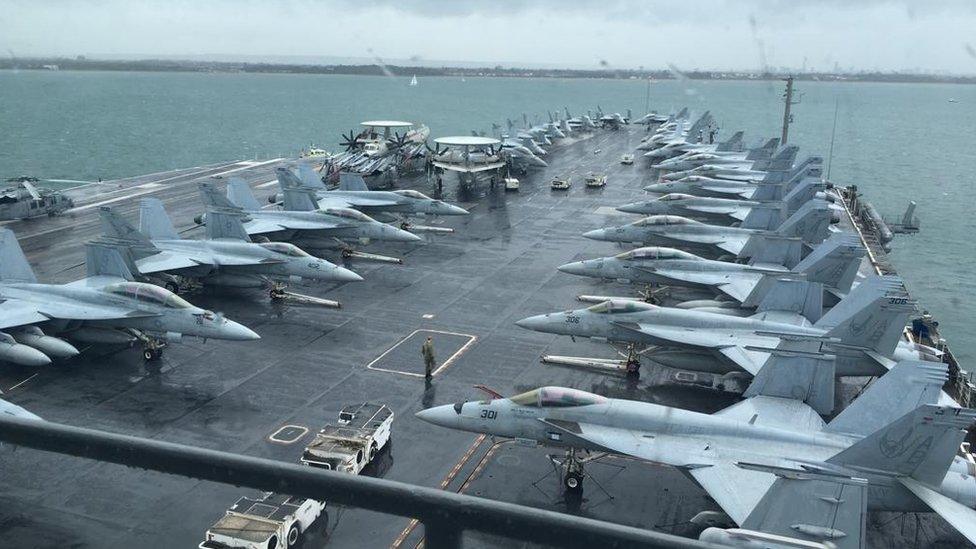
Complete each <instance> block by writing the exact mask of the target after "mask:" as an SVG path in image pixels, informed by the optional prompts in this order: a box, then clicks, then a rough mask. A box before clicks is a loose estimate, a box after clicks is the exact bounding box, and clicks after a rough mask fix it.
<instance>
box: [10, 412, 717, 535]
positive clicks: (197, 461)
mask: <svg viewBox="0 0 976 549" xmlns="http://www.w3.org/2000/svg"><path fill="white" fill-rule="evenodd" d="M0 442H8V443H11V444H17V445H20V446H25V447H28V448H35V449H38V450H45V451H49V452H57V453H60V454H67V455H71V456H78V457H85V458H90V459H96V460H99V461H105V462H110V463H117V464H120V465H125V466H128V467H136V468H140V469H149V470H154V471H160V472H164V473H171V474H176V475H183V476H187V477H191V478H196V479H200V480H208V481H213V482H221V483H225V484H233V485H236V486H244V487H248V488H254V489H258V490H264V491H272V492H279V493H284V494H290V495H294V496H299V497H306V498H313V499H318V500H322V501H328V502H329V503H333V504H338V505H347V506H351V507H360V508H363V509H369V510H371V511H378V512H380V513H386V514H390V515H397V516H401V517H410V518H416V519H418V520H420V521H421V522H422V523H423V524H424V535H425V546H426V547H428V548H433V549H440V548H454V547H460V546H461V545H462V534H463V533H464V532H465V531H467V530H470V531H476V532H483V533H486V534H491V535H495V536H502V537H505V538H510V539H519V540H524V541H529V542H534V543H541V544H546V545H552V546H557V547H585V548H587V549H590V548H592V547H613V548H629V547H662V548H665V547H667V548H708V547H712V548H715V547H717V546H715V545H712V544H708V543H704V542H701V541H698V540H694V539H688V538H681V537H678V536H674V535H670V534H664V533H661V532H654V531H651V530H643V529H640V528H634V527H630V526H622V525H619V524H613V523H609V522H603V521H599V520H594V519H588V518H582V517H577V516H572V515H565V514H562V513H556V512H553V511H546V510H542V509H536V508H533V507H526V506H522V505H515V504H512V503H505V502H500V501H494V500H490V499H485V498H479V497H473V496H466V495H463V494H457V493H454V492H447V491H443V490H437V489H434V488H427V487H423V486H414V485H411V484H406V483H402V482H395V481H391V480H384V479H379V478H371V477H361V476H356V475H350V474H345V473H337V472H332V471H325V470H321V469H314V468H312V467H305V466H300V465H292V464H289V463H282V462H278V461H272V460H268V459H262V458H256V457H250V456H243V455H238V454H231V453H228V452H219V451H216V450H207V449H203V448H197V447H193V446H185V445H182V444H173V443H170V442H163V441H159V440H152V439H145V438H139V437H133V436H126V435H119V434H115V433H108V432H105V431H97V430H93V429H84V428H80V427H72V426H68V425H62V424H58V423H51V422H47V421H37V420H29V419H22V418H15V417H8V416H0ZM201 534H202V533H201Z"/></svg>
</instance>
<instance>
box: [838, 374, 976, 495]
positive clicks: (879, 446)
mask: <svg viewBox="0 0 976 549" xmlns="http://www.w3.org/2000/svg"><path fill="white" fill-rule="evenodd" d="M882 379H884V378H882ZM855 402H856V401H855ZM974 422H976V410H971V409H968V408H951V407H948V406H936V405H933V404H923V405H922V406H919V407H918V408H916V409H914V410H912V411H910V412H908V413H907V414H905V415H903V416H901V417H900V418H898V419H896V420H895V421H893V422H891V423H889V424H888V425H885V426H884V427H882V428H881V429H878V430H877V431H875V432H873V433H871V434H870V435H868V436H866V437H864V438H862V439H861V440H859V441H857V442H855V443H854V444H852V445H851V446H849V447H848V448H847V449H845V450H843V451H841V452H840V453H838V454H836V455H834V456H833V457H831V458H830V459H828V460H827V462H828V463H834V464H837V465H847V466H851V467H861V468H865V469H870V470H875V471H884V472H887V473H892V474H895V475H901V476H908V477H912V478H913V479H915V480H917V481H919V482H922V483H924V484H928V485H929V486H939V485H941V484H942V480H943V479H944V478H945V475H946V473H947V472H948V470H949V466H950V465H951V464H952V458H953V457H954V456H955V455H956V452H957V451H958V450H959V444H960V443H961V442H962V441H963V439H964V438H965V436H966V431H965V429H966V428H967V427H969V426H971V425H972V424H973V423H974Z"/></svg>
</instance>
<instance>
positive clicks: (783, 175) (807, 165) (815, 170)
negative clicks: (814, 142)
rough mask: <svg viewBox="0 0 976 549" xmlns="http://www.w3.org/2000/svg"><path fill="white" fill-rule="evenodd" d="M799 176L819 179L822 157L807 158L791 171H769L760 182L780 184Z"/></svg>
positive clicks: (821, 169) (821, 171)
mask: <svg viewBox="0 0 976 549" xmlns="http://www.w3.org/2000/svg"><path fill="white" fill-rule="evenodd" d="M754 169H755V168H754ZM801 174H802V176H803V177H820V176H821V174H823V157H821V156H808V157H806V158H805V159H804V160H803V161H802V162H800V163H799V164H797V165H796V166H794V167H793V169H789V168H787V169H785V170H770V171H769V173H767V174H766V176H765V177H763V179H762V180H763V182H764V183H782V182H783V181H789V180H791V179H796V178H797V176H799V175H801Z"/></svg>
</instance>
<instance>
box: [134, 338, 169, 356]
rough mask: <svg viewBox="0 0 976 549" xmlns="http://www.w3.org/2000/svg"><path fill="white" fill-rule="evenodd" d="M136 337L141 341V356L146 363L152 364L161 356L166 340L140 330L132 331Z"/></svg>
mask: <svg viewBox="0 0 976 549" xmlns="http://www.w3.org/2000/svg"><path fill="white" fill-rule="evenodd" d="M134 334H135V336H136V338H138V339H139V341H141V342H142V358H143V360H145V361H146V362H147V363H149V364H152V363H156V362H158V361H159V359H161V358H163V349H165V348H166V341H165V340H162V339H159V338H157V337H152V336H149V335H146V334H144V333H142V332H134Z"/></svg>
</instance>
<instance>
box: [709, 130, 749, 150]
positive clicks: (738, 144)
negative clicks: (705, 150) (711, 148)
mask: <svg viewBox="0 0 976 549" xmlns="http://www.w3.org/2000/svg"><path fill="white" fill-rule="evenodd" d="M745 133H746V132H743V131H738V132H735V133H734V134H732V137H730V138H728V139H726V140H725V141H722V142H721V143H719V144H718V146H717V147H715V150H716V151H741V150H742V136H744V135H745Z"/></svg>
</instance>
